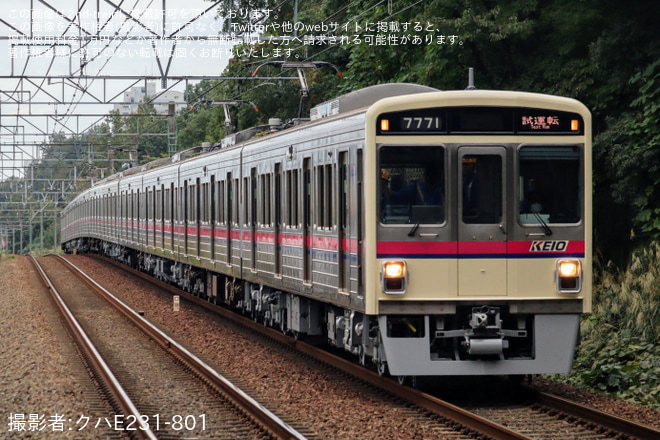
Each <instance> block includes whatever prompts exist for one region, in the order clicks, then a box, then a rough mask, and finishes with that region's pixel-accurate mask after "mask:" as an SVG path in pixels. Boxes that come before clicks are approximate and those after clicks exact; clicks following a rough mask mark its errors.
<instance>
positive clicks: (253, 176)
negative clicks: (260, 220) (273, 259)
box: [246, 168, 257, 272]
mask: <svg viewBox="0 0 660 440" xmlns="http://www.w3.org/2000/svg"><path fill="white" fill-rule="evenodd" d="M246 199H247V198H246ZM248 200H249V201H250V207H249V209H250V211H249V212H248V219H249V223H250V243H251V246H250V249H251V251H252V271H253V272H255V271H256V270H257V169H256V168H252V170H251V171H250V194H249V199H248ZM246 203H247V200H246Z"/></svg>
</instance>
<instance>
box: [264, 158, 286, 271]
mask: <svg viewBox="0 0 660 440" xmlns="http://www.w3.org/2000/svg"><path fill="white" fill-rule="evenodd" d="M274 196H275V213H274V214H275V215H274V216H275V221H274V222H273V223H274V225H275V228H274V235H275V236H274V240H273V241H274V243H273V245H274V248H275V249H274V251H275V276H277V277H280V276H282V247H281V246H280V232H281V228H282V164H280V163H277V164H275V193H274ZM267 202H268V203H270V200H269V201H267Z"/></svg>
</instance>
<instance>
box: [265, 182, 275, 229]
mask: <svg viewBox="0 0 660 440" xmlns="http://www.w3.org/2000/svg"><path fill="white" fill-rule="evenodd" d="M264 180H265V183H264V194H263V198H264V224H265V225H266V226H269V227H270V226H273V220H272V216H271V200H270V197H271V189H272V187H271V181H272V179H271V175H270V174H266V175H265V176H264Z"/></svg>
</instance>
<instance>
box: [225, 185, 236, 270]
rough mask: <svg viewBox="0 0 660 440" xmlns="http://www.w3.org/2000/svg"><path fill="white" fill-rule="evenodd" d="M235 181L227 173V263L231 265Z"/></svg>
mask: <svg viewBox="0 0 660 440" xmlns="http://www.w3.org/2000/svg"><path fill="white" fill-rule="evenodd" d="M233 185H234V181H233V180H232V178H231V173H227V197H225V200H226V201H227V215H226V218H227V222H226V223H227V265H228V266H230V265H231V247H232V240H231V233H232V228H233V226H234V215H236V213H235V212H234V197H236V195H235V194H234V186H233Z"/></svg>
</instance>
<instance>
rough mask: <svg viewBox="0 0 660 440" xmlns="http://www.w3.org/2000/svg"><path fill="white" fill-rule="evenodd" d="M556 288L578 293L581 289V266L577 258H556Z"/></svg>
mask: <svg viewBox="0 0 660 440" xmlns="http://www.w3.org/2000/svg"><path fill="white" fill-rule="evenodd" d="M556 273H557V290H558V291H559V292H561V293H578V292H579V291H580V290H582V266H581V264H580V260H577V259H561V260H557V272H556Z"/></svg>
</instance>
